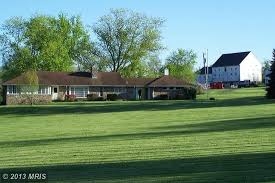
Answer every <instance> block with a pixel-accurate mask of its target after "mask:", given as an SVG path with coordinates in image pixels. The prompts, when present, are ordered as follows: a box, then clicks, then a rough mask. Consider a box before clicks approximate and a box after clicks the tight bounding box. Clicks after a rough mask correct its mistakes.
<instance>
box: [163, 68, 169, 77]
mask: <svg viewBox="0 0 275 183" xmlns="http://www.w3.org/2000/svg"><path fill="white" fill-rule="evenodd" d="M168 75H169V69H168V68H166V69H164V76H168Z"/></svg>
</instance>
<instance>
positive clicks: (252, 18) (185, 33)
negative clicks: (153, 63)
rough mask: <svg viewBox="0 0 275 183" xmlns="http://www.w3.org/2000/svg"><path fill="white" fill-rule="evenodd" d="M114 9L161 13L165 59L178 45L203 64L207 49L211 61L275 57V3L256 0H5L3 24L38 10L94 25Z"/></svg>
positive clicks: (266, 0) (262, 59)
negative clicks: (239, 55) (248, 54)
mask: <svg viewBox="0 0 275 183" xmlns="http://www.w3.org/2000/svg"><path fill="white" fill-rule="evenodd" d="M110 8H128V9H131V10H134V11H138V12H142V13H145V14H147V15H149V16H155V17H162V18H164V19H165V20H166V23H165V25H164V27H163V29H162V36H163V44H164V46H165V47H166V48H167V49H166V50H165V51H163V54H162V55H161V57H162V58H164V57H165V56H166V55H167V54H169V53H170V52H171V51H173V50H176V49H177V48H184V49H193V50H194V51H195V52H196V53H197V54H198V64H197V67H198V66H202V58H201V57H202V52H203V51H204V50H206V49H208V52H209V63H210V64H211V63H213V62H214V61H215V60H217V59H218V57H219V56H220V55H221V54H222V53H232V52H239V51H253V53H254V54H255V55H256V56H257V57H258V59H259V60H261V61H264V60H265V59H270V58H271V53H272V49H273V48H275V13H274V10H275V1H274V0H264V1H256V0H255V1H251V0H230V1H221V0H208V1H204V0H188V1H187V0H98V1H96V0H6V1H2V2H1V6H0V12H1V14H0V23H1V24H2V23H3V22H4V21H5V20H7V19H9V18H11V17H13V16H22V17H25V18H28V17H30V16H31V15H33V14H35V13H40V14H48V15H57V14H58V13H60V12H63V13H67V14H69V15H80V16H81V17H82V20H83V22H84V24H85V25H92V24H93V23H95V22H96V21H97V20H98V18H99V17H100V16H102V15H104V14H107V13H108V12H109V10H110Z"/></svg>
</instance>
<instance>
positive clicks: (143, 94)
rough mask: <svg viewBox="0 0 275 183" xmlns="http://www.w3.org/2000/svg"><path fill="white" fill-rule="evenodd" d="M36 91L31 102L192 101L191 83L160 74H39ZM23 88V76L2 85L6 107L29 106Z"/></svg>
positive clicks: (43, 72) (39, 72) (41, 72)
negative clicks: (71, 99) (89, 98)
mask: <svg viewBox="0 0 275 183" xmlns="http://www.w3.org/2000/svg"><path fill="white" fill-rule="evenodd" d="M166 74H167V73H166ZM37 76H38V79H39V89H38V91H37V92H35V99H34V103H49V102H51V101H55V100H59V101H64V100H66V98H67V97H68V96H73V97H75V98H76V99H84V100H85V99H87V96H89V95H93V96H96V98H93V99H95V100H96V99H97V98H98V99H104V100H105V99H107V98H108V95H114V94H115V95H116V96H118V98H120V99H125V100H137V99H144V100H150V99H164V98H165V99H185V98H195V96H192V97H189V96H187V95H186V92H184V91H186V89H190V88H192V84H190V83H187V82H186V81H184V80H179V79H176V78H174V77H172V76H169V75H168V74H167V75H163V76H161V77H158V78H130V79H126V78H123V77H121V75H120V74H119V73H117V72H47V71H38V72H37ZM23 85H24V81H23V77H22V75H20V76H18V77H16V78H14V79H11V80H9V81H6V82H5V83H3V86H4V89H5V95H4V102H5V104H25V103H28V101H26V98H25V97H24V96H25V95H24V93H22V92H21V91H20V87H21V86H23Z"/></svg>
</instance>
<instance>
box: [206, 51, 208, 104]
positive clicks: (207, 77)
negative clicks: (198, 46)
mask: <svg viewBox="0 0 275 183" xmlns="http://www.w3.org/2000/svg"><path fill="white" fill-rule="evenodd" d="M206 97H207V100H208V49H207V50H206Z"/></svg>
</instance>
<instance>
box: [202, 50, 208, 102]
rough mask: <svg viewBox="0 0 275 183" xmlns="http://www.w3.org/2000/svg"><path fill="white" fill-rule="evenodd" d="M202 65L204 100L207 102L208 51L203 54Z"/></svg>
mask: <svg viewBox="0 0 275 183" xmlns="http://www.w3.org/2000/svg"><path fill="white" fill-rule="evenodd" d="M203 64H204V74H205V88H206V99H207V100H208V49H207V50H206V53H203Z"/></svg>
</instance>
